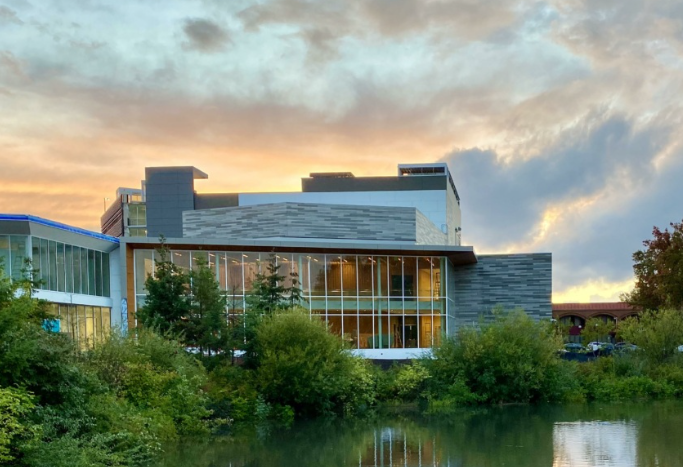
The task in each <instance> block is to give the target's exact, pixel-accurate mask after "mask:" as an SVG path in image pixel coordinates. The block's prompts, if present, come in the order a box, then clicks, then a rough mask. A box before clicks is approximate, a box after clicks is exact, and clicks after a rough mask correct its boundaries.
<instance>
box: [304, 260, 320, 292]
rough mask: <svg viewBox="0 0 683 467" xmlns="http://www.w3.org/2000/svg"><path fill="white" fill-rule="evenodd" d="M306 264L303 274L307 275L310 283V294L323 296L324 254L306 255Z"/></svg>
mask: <svg viewBox="0 0 683 467" xmlns="http://www.w3.org/2000/svg"><path fill="white" fill-rule="evenodd" d="M306 259H307V260H308V264H307V265H306V266H307V267H306V269H305V270H304V275H306V276H307V277H308V281H309V282H310V284H311V295H312V296H313V297H323V296H325V255H308V256H307V257H306Z"/></svg>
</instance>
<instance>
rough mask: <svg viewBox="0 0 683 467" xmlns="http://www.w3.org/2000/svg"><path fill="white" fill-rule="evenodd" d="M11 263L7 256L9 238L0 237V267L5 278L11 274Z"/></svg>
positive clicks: (5, 236)
mask: <svg viewBox="0 0 683 467" xmlns="http://www.w3.org/2000/svg"><path fill="white" fill-rule="evenodd" d="M11 266H12V265H11V261H10V256H9V237H8V236H7V235H0V267H2V270H3V271H4V273H5V275H6V276H8V277H9V276H10V275H11V273H12V268H11Z"/></svg>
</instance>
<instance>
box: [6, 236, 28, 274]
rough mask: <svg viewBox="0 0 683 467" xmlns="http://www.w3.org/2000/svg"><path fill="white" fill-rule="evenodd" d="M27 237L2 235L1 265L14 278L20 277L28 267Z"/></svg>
mask: <svg viewBox="0 0 683 467" xmlns="http://www.w3.org/2000/svg"><path fill="white" fill-rule="evenodd" d="M26 257H27V251H26V237H25V236H23V235H0V266H1V267H2V269H3V271H5V274H6V275H7V276H9V277H11V278H12V279H14V280H17V279H20V278H21V277H22V274H23V270H24V268H25V267H26V264H25V262H26Z"/></svg>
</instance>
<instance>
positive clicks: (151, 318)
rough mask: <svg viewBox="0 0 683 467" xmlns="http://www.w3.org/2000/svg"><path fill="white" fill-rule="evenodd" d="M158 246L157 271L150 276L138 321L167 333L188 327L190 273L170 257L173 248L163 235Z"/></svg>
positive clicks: (146, 281) (146, 282)
mask: <svg viewBox="0 0 683 467" xmlns="http://www.w3.org/2000/svg"><path fill="white" fill-rule="evenodd" d="M159 241H160V243H161V245H160V247H159V248H158V249H157V251H156V252H157V256H158V258H159V260H158V261H156V262H155V266H154V275H149V276H147V279H146V280H145V287H146V289H147V296H146V297H145V304H144V306H143V307H142V308H141V309H140V310H138V312H137V319H138V322H139V323H140V324H141V325H143V326H145V327H148V328H152V329H155V330H157V331H158V332H160V333H162V334H165V333H171V334H175V335H177V334H180V333H181V332H182V331H183V330H184V328H185V327H186V326H185V324H184V321H183V320H185V321H186V320H187V318H188V316H189V315H190V300H189V298H188V289H189V283H190V281H189V276H188V275H187V274H186V273H185V271H183V270H182V268H180V267H179V266H178V265H176V264H173V263H172V262H171V260H170V250H169V249H168V247H167V246H166V240H165V238H164V237H163V236H161V237H160V238H159Z"/></svg>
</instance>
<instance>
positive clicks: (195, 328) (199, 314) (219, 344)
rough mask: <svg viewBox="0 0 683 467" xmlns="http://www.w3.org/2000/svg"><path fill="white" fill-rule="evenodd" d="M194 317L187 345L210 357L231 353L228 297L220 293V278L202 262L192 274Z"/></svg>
mask: <svg viewBox="0 0 683 467" xmlns="http://www.w3.org/2000/svg"><path fill="white" fill-rule="evenodd" d="M190 279H191V284H192V285H191V292H192V303H191V316H190V319H189V320H188V329H187V332H186V341H187V344H188V345H193V346H196V347H198V348H199V350H200V351H201V352H202V353H205V352H208V354H209V355H213V354H217V353H219V351H227V350H228V349H229V348H230V347H231V346H230V341H231V336H230V332H229V329H228V316H227V297H226V296H225V294H224V293H223V292H222V291H221V290H220V287H219V285H218V281H217V280H216V275H215V274H214V272H213V271H211V269H209V267H208V266H207V264H206V260H204V259H203V258H200V259H199V260H198V261H197V268H196V269H195V270H193V271H192V272H191V273H190Z"/></svg>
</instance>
